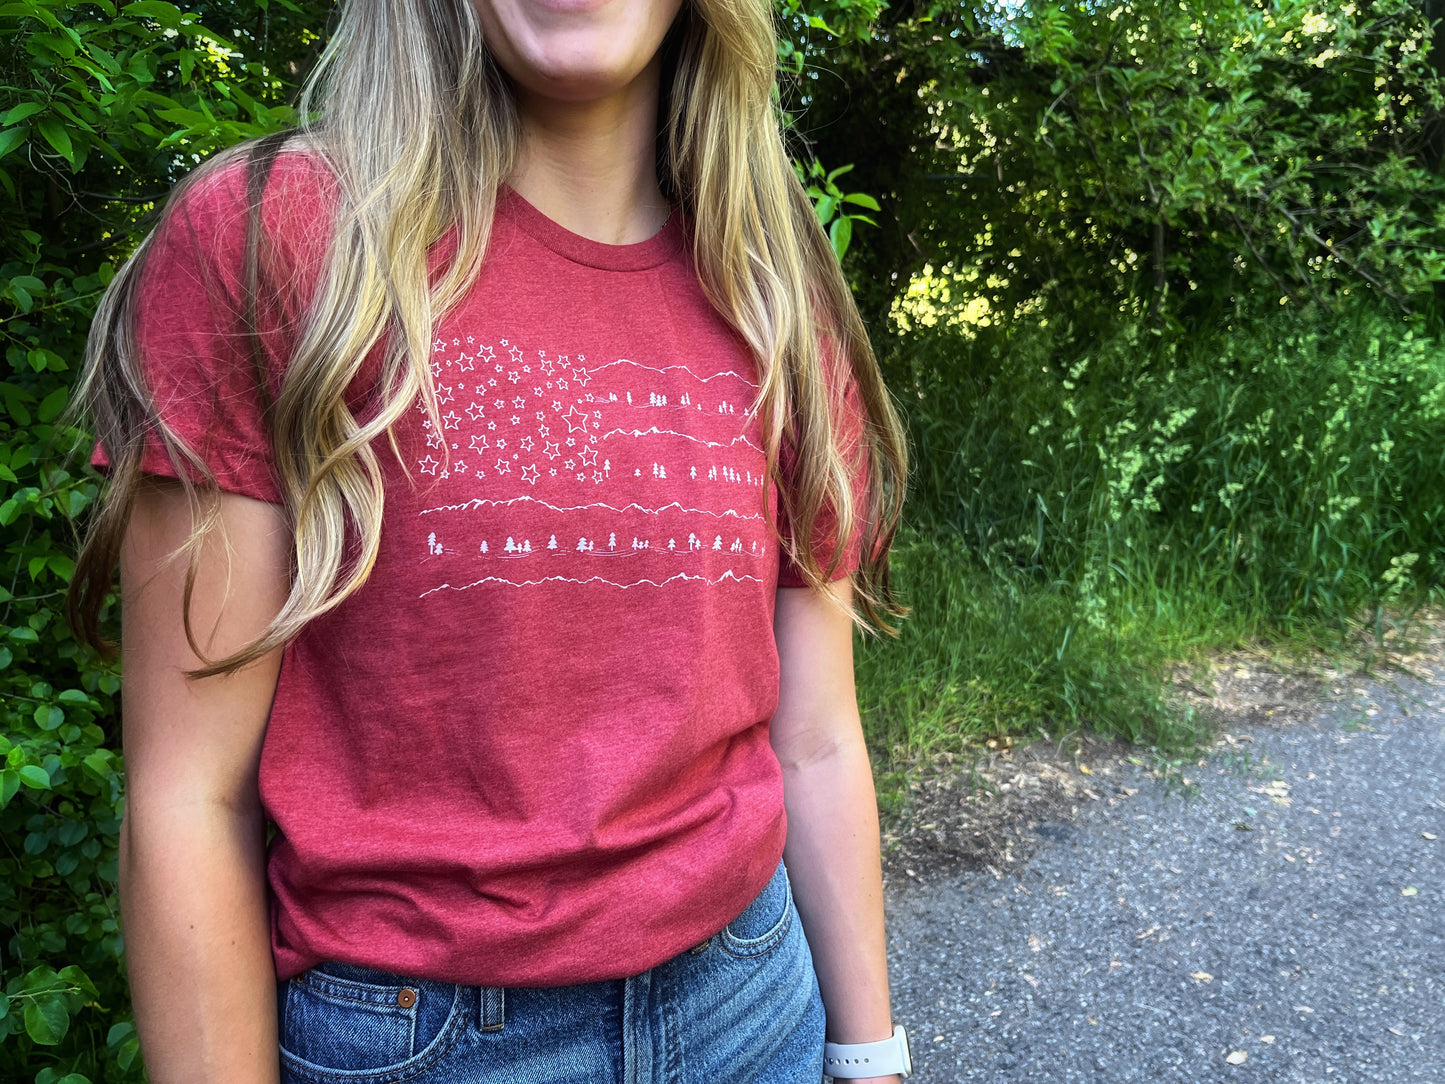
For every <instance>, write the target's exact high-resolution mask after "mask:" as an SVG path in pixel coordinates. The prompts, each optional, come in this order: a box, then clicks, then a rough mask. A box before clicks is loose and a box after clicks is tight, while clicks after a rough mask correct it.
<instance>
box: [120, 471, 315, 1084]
mask: <svg viewBox="0 0 1445 1084" xmlns="http://www.w3.org/2000/svg"><path fill="white" fill-rule="evenodd" d="M215 499H217V500H219V502H220V504H219V511H220V517H221V525H220V528H219V529H218V530H216V531H214V532H212V534H211V535H210V537H209V539H208V540H207V542H206V546H205V550H204V553H203V556H202V559H201V563H200V568H199V571H198V575H197V578H196V583H195V589H194V595H193V597H192V608H191V615H192V628H193V629H194V631H195V637H196V640H197V642H198V643H199V644H200V645H201V646H202V648H203V650H205V651H206V652H207V653H208V654H209V655H210V656H211V658H213V659H214V658H220V657H223V656H225V655H227V654H229V653H230V652H232V651H233V650H235V649H236V648H238V647H240V646H242V645H243V644H245V643H247V642H248V641H250V640H251V639H253V638H254V637H255V636H256V634H257V633H259V632H260V631H261V629H262V628H264V627H265V625H266V624H267V622H268V621H269V620H270V619H271V617H272V616H274V615H275V614H276V613H277V611H278V610H279V609H280V607H281V604H282V602H283V601H284V600H285V598H286V593H287V589H288V576H289V568H290V551H291V536H290V532H289V530H288V528H287V527H286V524H285V522H284V519H283V517H282V514H281V510H280V509H279V508H278V507H276V506H275V505H270V504H266V503H264V502H262V501H257V500H252V499H250V498H248V497H241V496H236V495H234V494H230V493H221V494H220V495H219V496H218V497H217V498H215ZM191 515H192V514H191V509H190V506H189V503H188V502H187V500H186V497H185V495H184V493H183V492H182V490H181V487H180V485H179V484H178V483H174V482H162V481H158V480H147V482H146V483H145V484H144V485H143V486H142V488H141V491H140V493H139V495H138V496H137V498H136V504H135V509H134V511H133V513H132V515H131V519H130V525H129V527H128V528H127V531H126V536H125V543H124V546H123V548H122V552H121V559H120V571H121V604H122V635H121V644H122V658H123V677H124V684H123V693H122V695H123V719H124V747H125V765H126V810H125V819H124V821H123V822H122V825H121V836H120V890H121V912H122V919H123V921H124V926H125V942H126V965H127V970H128V972H129V975H130V985H131V993H132V996H133V999H134V1003H135V1014H136V1024H137V1027H138V1030H139V1033H140V1038H141V1046H142V1052H143V1054H144V1056H145V1063H146V1069H147V1071H148V1073H149V1076H150V1079H151V1080H152V1081H153V1082H154V1084H171V1082H173V1081H175V1082H184V1084H198V1082H213V1081H232V1080H234V1081H247V1082H248V1084H264V1082H267V1081H275V1080H277V1079H278V1077H279V1064H278V1059H277V1053H276V1051H277V1043H276V972H275V967H274V965H273V963H272V959H271V938H270V924H269V920H268V915H267V901H266V882H265V864H264V859H265V826H264V822H263V819H262V815H261V804H260V799H259V796H258V792H257V782H256V779H257V765H258V762H259V759H260V753H261V740H262V737H263V736H264V734H265V731H266V719H267V716H268V715H269V713H270V708H271V700H272V697H273V695H274V693H275V688H276V676H277V673H278V670H279V668H280V652H279V651H276V652H273V653H272V654H271V655H268V656H267V657H265V658H264V659H262V660H261V661H259V662H257V663H255V664H253V665H252V666H249V667H247V668H246V669H244V670H242V671H240V672H238V673H235V674H231V675H227V676H222V677H213V678H206V679H203V680H200V681H192V680H190V679H188V678H187V677H186V676H185V673H184V671H186V670H187V669H190V668H193V667H195V666H197V665H198V664H199V662H200V660H198V659H197V657H196V655H195V654H194V653H193V652H192V651H191V649H190V647H189V646H188V644H187V642H186V637H185V632H184V629H183V627H182V623H181V606H182V601H181V600H182V594H183V590H184V585H185V577H186V567H187V562H186V558H185V557H184V556H183V555H182V556H175V553H176V551H177V549H178V548H179V547H180V546H181V545H182V544H183V543H184V542H185V541H186V539H187V538H188V537H189V536H190V533H191V522H192V520H191Z"/></svg>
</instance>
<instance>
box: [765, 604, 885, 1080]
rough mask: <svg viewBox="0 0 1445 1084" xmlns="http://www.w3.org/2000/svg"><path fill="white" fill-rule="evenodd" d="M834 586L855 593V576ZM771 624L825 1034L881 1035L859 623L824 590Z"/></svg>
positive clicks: (881, 956)
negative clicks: (857, 674) (856, 662)
mask: <svg viewBox="0 0 1445 1084" xmlns="http://www.w3.org/2000/svg"><path fill="white" fill-rule="evenodd" d="M830 590H831V591H832V592H834V593H835V594H836V596H837V598H838V600H840V601H842V602H844V603H847V602H849V601H850V600H851V597H852V584H851V581H849V580H846V579H844V580H839V581H837V582H836V583H834V584H832V585H830ZM773 627H774V635H775V637H776V639H777V644H778V662H779V667H780V673H781V678H780V689H779V696H778V710H777V713H776V714H775V715H774V716H773V722H772V731H771V734H772V744H773V749H774V751H775V752H776V753H777V755H778V760H779V762H780V763H781V764H782V767H783V797H784V800H785V802H786V805H787V813H788V841H787V846H786V848H785V850H784V859H785V861H786V862H787V866H788V876H789V878H790V880H791V881H792V884H793V895H794V898H795V900H796V901H797V906H798V913H799V914H800V915H801V917H802V920H803V928H804V930H805V931H806V933H807V936H808V944H809V945H810V946H811V947H812V950H813V964H814V969H815V970H816V971H817V973H818V986H819V989H820V990H821V991H822V995H823V1004H824V1006H825V1008H826V1009H827V1014H828V1038H829V1040H831V1041H832V1042H836V1043H871V1042H877V1041H879V1040H882V1039H886V1038H888V1037H889V1036H890V1035H891V1034H892V1033H893V1022H892V1015H891V1013H890V1011H889V1005H888V970H887V957H886V953H885V948H884V940H883V878H882V872H881V869H880V858H879V842H878V806H877V799H876V798H875V796H874V792H873V774H872V769H871V766H870V764H869V761H868V750H867V747H866V746H865V745H864V742H863V728H862V725H861V723H860V721H859V718H858V703H857V696H856V693H855V691H854V687H853V624H852V621H851V619H850V617H849V616H848V613H847V612H846V610H845V609H844V608H843V607H840V606H838V605H837V603H836V602H834V601H832V600H830V599H829V598H828V597H827V595H826V594H825V593H824V592H823V591H819V590H815V589H812V588H802V587H784V588H780V589H779V590H778V601H777V611H776V615H775V618H774V622H773ZM873 1079H877V1080H882V1081H892V1080H895V1079H897V1078H896V1077H892V1076H890V1077H877V1078H873Z"/></svg>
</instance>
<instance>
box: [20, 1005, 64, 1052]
mask: <svg viewBox="0 0 1445 1084" xmlns="http://www.w3.org/2000/svg"><path fill="white" fill-rule="evenodd" d="M69 1030H70V1012H69V1010H67V1009H66V1007H65V999H64V998H63V997H60V996H58V995H55V994H52V995H49V996H45V995H41V996H40V997H37V998H35V999H33V1000H32V1001H31V1002H30V1003H29V1004H27V1005H26V1006H25V1033H26V1034H27V1035H29V1036H30V1038H31V1039H32V1040H34V1041H35V1042H37V1043H39V1044H40V1045H41V1046H55V1045H57V1044H58V1043H59V1042H60V1040H61V1039H64V1038H65V1033H66V1032H67V1031H69Z"/></svg>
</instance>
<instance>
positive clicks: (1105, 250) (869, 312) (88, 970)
mask: <svg viewBox="0 0 1445 1084" xmlns="http://www.w3.org/2000/svg"><path fill="white" fill-rule="evenodd" d="M1442 9H1445V0H1359V2H1357V3H1354V4H1344V3H1338V2H1325V0H1246V2H1241V0H1188V2H1183V3H1180V2H1177V0H1174V2H1160V0H1117V2H1115V3H1113V4H1100V3H1097V2H1093V0H1083V2H1079V0H1074V2H1060V0H1010V2H1007V3H1002V2H999V3H995V2H992V0H960V2H958V3H954V4H951V5H946V4H943V3H941V2H937V0H896V2H895V3H894V4H892V5H891V6H888V5H885V4H884V3H883V0H780V2H779V4H778V12H779V25H780V27H781V28H782V31H783V34H782V36H783V38H784V41H783V43H782V44H781V45H780V58H781V60H782V64H783V69H784V72H785V76H784V78H783V80H782V81H781V83H780V104H781V105H782V107H783V108H784V109H785V110H786V111H787V117H788V120H789V124H790V135H791V138H792V139H793V141H794V148H795V152H796V157H797V162H798V166H799V170H800V173H801V175H802V176H803V177H804V178H805V180H806V181H807V183H809V184H810V186H811V187H812V194H813V197H814V199H815V202H816V204H817V208H818V213H819V217H820V218H821V219H822V220H823V221H824V223H825V225H826V226H827V227H828V228H829V230H830V232H831V235H832V237H833V240H834V244H835V248H837V249H838V250H839V252H840V255H842V256H843V259H844V267H845V270H846V271H847V273H848V274H849V276H850V278H851V280H852V282H853V284H854V287H855V292H856V294H857V296H858V298H859V302H860V305H861V306H862V308H863V310H864V314H865V317H866V318H867V319H868V320H869V322H870V326H871V327H872V328H873V330H874V334H875V345H876V347H877V349H878V353H879V355H880V359H881V360H882V363H883V365H884V367H885V372H886V376H887V378H888V380H889V383H890V386H891V387H892V388H893V390H894V393H895V395H896V396H897V397H898V399H899V402H900V404H901V406H902V407H903V410H904V413H905V415H906V418H907V421H908V424H909V427H910V430H911V435H912V439H913V443H914V449H915V456H916V470H915V476H914V480H913V486H914V491H913V498H912V501H911V504H910V512H909V522H908V526H907V529H906V530H905V532H904V536H903V538H902V540H901V541H900V545H899V547H898V550H897V567H898V574H899V578H900V581H901V583H902V586H903V589H904V592H905V594H906V595H907V596H909V597H910V599H911V601H913V603H914V604H915V606H916V612H915V615H914V617H913V619H912V620H910V621H909V622H908V623H906V625H905V627H904V631H903V635H902V637H901V638H900V639H899V640H898V641H887V640H879V641H870V642H865V643H862V644H860V646H859V656H858V675H859V687H860V699H861V701H862V704H863V707H864V711H865V716H866V719H867V723H868V727H869V731H870V739H871V740H872V742H873V745H874V748H875V751H876V752H877V754H878V757H879V766H880V768H882V769H885V770H888V769H891V770H895V771H897V770H903V769H906V768H907V767H908V766H909V765H911V764H915V763H921V762H926V758H927V757H928V756H929V755H930V754H933V753H936V752H938V751H941V750H944V749H951V748H959V747H962V746H964V745H965V744H966V743H967V742H968V741H970V740H976V738H977V736H978V735H980V734H991V733H1003V732H1008V731H1014V732H1023V733H1028V732H1032V731H1043V732H1046V733H1049V734H1052V735H1058V734H1059V733H1061V732H1062V731H1065V730H1067V729H1069V728H1071V727H1076V726H1081V725H1090V726H1094V727H1098V728H1101V729H1105V730H1111V731H1113V732H1117V733H1123V734H1126V735H1128V736H1130V737H1132V738H1134V739H1135V740H1139V741H1143V742H1149V743H1154V744H1156V745H1159V746H1161V747H1162V748H1166V749H1167V748H1177V747H1179V746H1181V745H1187V744H1188V743H1189V741H1190V740H1191V739H1192V738H1193V737H1194V728H1193V723H1192V721H1191V720H1189V719H1188V718H1180V717H1178V716H1176V715H1174V714H1171V713H1170V712H1169V711H1168V710H1166V709H1165V708H1164V707H1163V706H1162V705H1161V704H1160V702H1159V689H1160V680H1159V678H1160V668H1161V667H1162V665H1163V664H1164V663H1165V662H1166V661H1167V660H1172V659H1179V658H1188V657H1189V656H1190V654H1191V653H1192V652H1195V651H1199V650H1203V649H1206V648H1211V647H1218V646H1223V645H1228V644H1230V643H1232V642H1235V641H1237V640H1239V639H1242V638H1246V637H1268V638H1271V639H1274V640H1281V639H1290V638H1295V639H1304V640H1307V641H1311V642H1319V641H1329V640H1330V639H1331V638H1332V637H1338V636H1340V635H1343V634H1344V633H1345V632H1346V631H1348V630H1350V629H1352V628H1354V627H1355V626H1357V625H1358V624H1359V623H1361V622H1371V621H1373V622H1374V623H1375V625H1376V628H1377V631H1383V629H1384V627H1385V624H1386V623H1387V622H1388V621H1389V620H1390V618H1391V615H1392V614H1395V613H1398V612H1400V611H1401V610H1402V609H1403V608H1408V607H1409V606H1410V605H1412V604H1414V603H1416V602H1418V601H1420V600H1422V599H1424V598H1426V597H1428V596H1429V594H1430V593H1431V592H1433V591H1436V590H1438V586H1439V580H1440V573H1441V568H1442V558H1445V533H1442V516H1445V512H1442V508H1441V494H1442V493H1445V361H1442V351H1441V348H1440V345H1439V325H1438V321H1437V319H1436V315H1435V314H1436V311H1437V309H1436V304H1437V293H1438V291H1439V290H1440V285H1439V284H1440V280H1441V277H1442V276H1441V270H1442V262H1441V261H1442V252H1445V217H1442V215H1445V210H1442V209H1445V200H1442V199H1441V196H1442V194H1445V193H1442V182H1441V179H1440V168H1441V162H1442V157H1445V119H1442V102H1445V98H1442V84H1441V80H1440V77H1439V74H1438V73H1439V70H1440V66H1441V61H1442V59H1445V53H1442V48H1441V44H1440V42H1438V41H1437V39H1436V37H1435V36H1434V34H1433V33H1432V27H1433V25H1434V22H1435V20H1436V19H1438V18H1439V17H1440V15H1442V14H1445V10H1442ZM329 12H330V6H329V4H327V3H325V2H323V0H257V2H254V3H241V2H238V0H198V2H195V3H191V4H189V5H188V6H186V7H185V8H178V7H176V6H173V5H172V4H170V3H167V2H163V0H138V2H134V3H130V4H119V5H118V4H115V3H112V2H110V0H92V2H84V3H82V2H72V0H24V2H10V3H0V340H3V346H4V356H5V361H4V365H3V367H0V403H3V409H0V698H3V700H0V755H3V757H4V764H3V767H0V844H3V848H0V928H3V936H0V989H3V991H4V993H3V994H0V1077H3V1078H4V1079H6V1080H16V1081H22V1080H35V1081H36V1082H37V1084H55V1082H57V1081H64V1082H66V1084H80V1082H83V1081H101V1080H106V1081H134V1080H139V1079H141V1078H142V1075H143V1069H142V1066H141V1063H140V1059H139V1057H138V1048H137V1044H136V1041H135V1035H134V1030H133V1028H132V1027H131V1024H130V1020H129V1011H128V1005H127V999H126V995H125V990H124V983H123V978H122V971H121V953H122V948H123V943H122V939H121V934H120V930H119V926H118V922H117V915H116V907H115V876H116V868H115V847H116V833H117V829H118V825H119V817H120V811H121V808H122V800H123V774H122V764H121V761H120V757H119V729H118V726H119V724H118V714H117V712H118V699H117V696H116V693H117V691H118V688H119V682H118V675H117V671H116V670H115V669H114V667H112V666H110V665H108V664H105V663H103V662H101V661H100V660H97V659H95V658H94V657H92V656H91V655H90V654H89V653H87V652H85V651H82V650H81V649H79V648H78V647H77V645H76V644H75V642H74V641H73V639H72V638H71V636H70V635H69V633H68V631H67V630H66V628H65V626H64V623H63V621H62V619H61V617H60V604H61V601H62V593H63V591H64V588H65V585H66V582H67V580H68V577H69V576H70V574H71V571H72V569H73V565H72V563H71V554H72V553H73V552H74V532H75V530H76V525H77V524H78V523H81V522H83V520H84V517H85V514H86V510H87V509H88V508H89V507H90V505H91V504H92V502H93V501H94V500H95V497H96V495H97V492H98V482H99V479H98V478H97V477H96V476H95V474H94V473H93V472H92V471H91V470H90V469H89V468H87V467H85V466H83V462H84V457H83V453H84V451H85V450H87V448H88V444H87V442H86V438H85V435H84V434H83V433H82V432H80V431H78V430H75V429H70V428H60V427H59V422H58V419H61V418H62V411H63V410H64V408H65V407H66V405H67V401H68V395H69V387H70V384H71V382H72V381H73V379H74V376H75V369H76V366H77V364H78V362H79V359H80V357H81V354H82V347H83V342H84V335H85V330H86V327H87V325H88V323H89V318H90V314H91V313H92V311H93V309H94V305H95V302H96V300H97V297H98V295H99V293H100V291H101V290H102V289H103V288H104V286H105V284H106V283H107V282H108V281H109V279H110V277H111V275H112V274H113V272H114V269H115V267H116V266H117V264H118V263H119V262H120V261H121V260H123V259H124V258H125V256H126V254H127V253H128V252H129V251H130V249H131V248H132V247H133V245H134V244H135V242H136V240H137V239H138V237H139V236H141V234H142V233H143V231H144V230H145V228H146V226H147V223H148V221H149V220H150V216H151V215H152V214H153V212H154V210H155V207H156V206H157V204H158V202H159V201H161V200H163V199H164V196H165V194H166V192H167V190H168V188H169V186H170V184H171V183H172V182H173V181H174V180H175V179H176V178H177V177H178V176H179V175H180V174H181V173H182V172H183V171H184V170H185V169H186V168H188V167H189V166H190V165H192V164H194V163H195V162H196V161H198V160H200V158H202V157H204V156H205V155H206V154H208V153H210V152H211V151H213V150H215V149H217V148H219V147H223V146H227V145H230V144H232V143H234V142H236V141H239V140H241V139H245V138H248V137H251V136H255V135H259V134H262V133H264V132H267V131H272V130H274V129H276V128H278V127H282V126H284V125H286V124H288V123H291V122H293V121H294V116H293V114H292V111H291V109H290V106H289V102H290V100H291V96H292V94H293V92H294V89H295V87H296V86H297V84H298V82H299V80H300V79H301V78H302V77H303V76H304V73H305V72H306V70H307V68H308V66H309V64H310V63H311V61H312V60H313V59H314V57H315V55H316V52H317V50H318V47H319V44H320V43H321V41H322V40H323V38H324V35H325V32H326V22H327V18H328V16H329ZM847 167H851V171H848V169H847ZM72 447H78V448H79V449H80V451H81V453H82V454H81V456H80V457H79V458H77V459H70V460H67V459H66V457H65V455H64V453H65V452H66V451H68V450H69V449H71V448H72ZM887 778H888V776H887V775H886V774H885V776H884V779H885V781H886V779H887ZM890 793H891V792H890V789H889V788H888V787H887V786H886V785H885V787H884V789H883V794H884V796H885V798H886V797H887V796H888V795H889V794H890Z"/></svg>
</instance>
